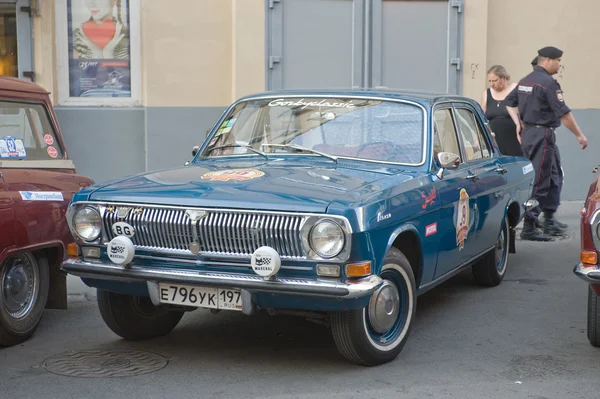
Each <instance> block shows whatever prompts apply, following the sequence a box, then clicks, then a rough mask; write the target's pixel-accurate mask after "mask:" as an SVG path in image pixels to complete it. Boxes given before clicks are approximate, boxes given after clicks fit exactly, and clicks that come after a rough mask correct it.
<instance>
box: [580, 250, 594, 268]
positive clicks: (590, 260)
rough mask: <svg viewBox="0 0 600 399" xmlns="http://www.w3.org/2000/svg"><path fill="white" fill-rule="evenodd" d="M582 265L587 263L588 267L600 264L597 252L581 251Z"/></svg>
mask: <svg viewBox="0 0 600 399" xmlns="http://www.w3.org/2000/svg"><path fill="white" fill-rule="evenodd" d="M580 258H581V263H587V264H588V265H595V264H596V263H598V254H597V253H596V251H593V252H592V251H581V257H580Z"/></svg>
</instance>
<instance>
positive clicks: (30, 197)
mask: <svg viewBox="0 0 600 399" xmlns="http://www.w3.org/2000/svg"><path fill="white" fill-rule="evenodd" d="M19 194H21V199H23V200H24V201H63V200H64V198H63V195H62V193H61V192H60V191H58V192H55V191H19Z"/></svg>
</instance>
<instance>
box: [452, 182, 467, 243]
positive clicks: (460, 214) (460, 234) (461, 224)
mask: <svg viewBox="0 0 600 399" xmlns="http://www.w3.org/2000/svg"><path fill="white" fill-rule="evenodd" d="M469 211H470V209H469V194H468V193H467V190H465V189H464V188H461V189H460V198H459V200H458V205H457V207H456V208H455V227H456V245H457V246H458V247H459V248H458V249H459V251H460V250H462V249H463V248H464V246H465V240H466V239H467V236H468V235H469V216H470V215H469Z"/></svg>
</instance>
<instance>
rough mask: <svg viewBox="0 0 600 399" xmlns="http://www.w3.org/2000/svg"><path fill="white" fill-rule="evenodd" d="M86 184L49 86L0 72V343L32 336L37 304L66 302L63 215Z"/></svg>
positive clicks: (60, 306)
mask: <svg viewBox="0 0 600 399" xmlns="http://www.w3.org/2000/svg"><path fill="white" fill-rule="evenodd" d="M93 183H94V182H93V181H92V180H91V179H90V178H88V177H85V176H81V175H79V174H77V173H76V170H75V165H74V164H73V161H72V160H71V159H70V158H69V156H68V153H67V148H66V146H65V142H64V139H63V137H62V134H61V130H60V127H59V125H58V121H57V119H56V114H55V112H54V108H53V107H52V103H51V102H50V98H49V94H48V92H47V91H46V90H44V89H43V88H42V87H40V86H39V85H37V84H34V83H31V82H25V81H23V80H19V79H15V78H12V77H6V76H2V77H0V346H12V345H15V344H18V343H20V342H23V341H25V340H27V339H28V338H29V337H31V336H32V334H33V333H34V332H35V330H36V328H37V326H38V324H39V322H40V320H41V317H42V314H43V312H44V309H46V308H52V309H66V307H67V285H66V274H65V273H64V272H62V271H61V270H60V266H61V264H62V262H63V260H65V258H66V257H67V252H68V246H69V244H71V243H72V242H73V237H72V235H71V233H70V231H69V227H68V224H67V221H66V218H65V214H66V211H67V206H68V204H69V202H70V201H71V198H72V196H73V195H74V194H75V193H77V192H78V191H79V190H80V189H82V188H84V187H87V186H89V185H91V184H93Z"/></svg>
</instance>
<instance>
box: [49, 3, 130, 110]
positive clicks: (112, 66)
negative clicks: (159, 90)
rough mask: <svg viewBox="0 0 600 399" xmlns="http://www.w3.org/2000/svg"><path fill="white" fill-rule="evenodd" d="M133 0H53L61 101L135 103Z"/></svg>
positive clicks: (116, 104) (67, 103)
mask: <svg viewBox="0 0 600 399" xmlns="http://www.w3.org/2000/svg"><path fill="white" fill-rule="evenodd" d="M138 1H139V0H58V1H57V10H56V12H57V50H58V51H59V55H58V58H59V68H58V69H59V71H58V72H59V103H60V104H61V105H69V104H73V105H96V104H97V105H115V106H118V105H124V106H126V105H137V104H139V97H140V96H139V82H140V77H139V70H140V67H139V63H140V56H139V55H140V51H139V46H140V43H139V33H138V32H139V3H138ZM59 16H60V19H61V22H60V23H59V22H58V20H59ZM63 22H64V23H63ZM136 38H138V39H136ZM61 64H62V65H61Z"/></svg>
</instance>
